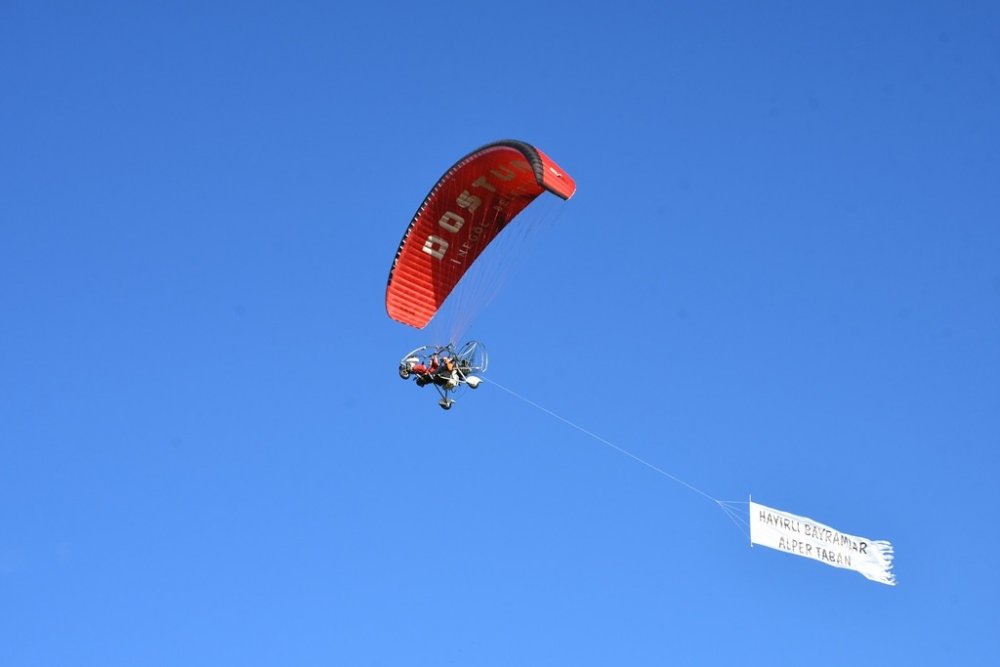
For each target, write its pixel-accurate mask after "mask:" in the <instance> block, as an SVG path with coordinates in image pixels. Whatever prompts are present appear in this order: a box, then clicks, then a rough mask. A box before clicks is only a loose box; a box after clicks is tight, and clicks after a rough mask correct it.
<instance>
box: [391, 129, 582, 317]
mask: <svg viewBox="0 0 1000 667" xmlns="http://www.w3.org/2000/svg"><path fill="white" fill-rule="evenodd" d="M575 190H576V184H575V183H574V182H573V179H572V178H570V177H569V175H568V174H566V172H564V171H563V170H562V169H561V168H560V167H559V165H557V164H556V163H555V162H553V161H552V160H551V159H550V158H549V157H548V156H546V155H545V154H544V153H542V152H541V151H540V150H538V149H537V148H535V147H534V146H531V145H530V144H526V143H524V142H522V141H498V142H496V143H492V144H488V145H486V146H483V147H482V148H479V149H477V150H475V151H473V152H472V153H469V154H468V155H466V156H465V157H464V158H462V159H461V160H459V161H458V162H457V163H455V165H454V166H453V167H452V168H451V169H449V170H448V171H447V172H445V174H444V176H442V177H441V179H440V180H439V181H438V182H437V184H436V185H435V186H434V188H433V189H432V190H431V192H430V194H428V195H427V198H426V199H424V202H423V203H422V204H421V205H420V208H418V209H417V213H416V215H414V216H413V221H412V222H411V223H410V225H409V227H407V229H406V233H405V234H404V235H403V240H402V242H401V243H400V244H399V250H397V251H396V257H395V259H394V260H393V263H392V269H391V270H390V272H389V283H388V286H387V287H386V292H385V308H386V311H387V312H388V313H389V317H391V318H392V319H394V320H396V321H398V322H402V323H403V324H408V325H410V326H412V327H416V328H418V329H422V328H423V327H424V326H426V325H427V323H428V322H430V320H431V318H433V317H434V314H435V313H436V312H437V311H438V308H440V307H441V304H442V303H444V301H445V299H447V298H448V295H449V294H450V293H451V291H452V290H453V289H454V288H455V285H456V284H458V281H459V280H461V278H462V276H463V275H465V272H466V271H467V270H468V268H469V267H470V266H471V265H472V263H473V262H475V261H476V258H477V257H479V255H480V253H482V251H483V249H484V248H486V246H488V245H489V244H490V242H491V241H492V240H493V239H494V238H496V236H497V234H499V233H500V231H501V230H502V229H503V228H504V226H506V225H507V223H509V222H510V221H511V220H513V219H514V217H515V216H517V214H518V213H520V212H521V211H523V210H524V208H525V207H526V206H528V204H530V203H531V202H532V201H534V200H535V198H537V197H538V196H539V195H541V194H542V193H544V192H546V191H548V192H551V193H553V194H555V195H556V196H558V197H561V198H562V199H569V198H570V197H572V196H573V192H574V191H575Z"/></svg>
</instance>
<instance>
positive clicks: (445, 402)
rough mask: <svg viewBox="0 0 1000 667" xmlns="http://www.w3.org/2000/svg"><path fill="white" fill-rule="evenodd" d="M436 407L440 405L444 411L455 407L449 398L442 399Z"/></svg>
mask: <svg viewBox="0 0 1000 667" xmlns="http://www.w3.org/2000/svg"><path fill="white" fill-rule="evenodd" d="M438 405H440V406H441V408H442V409H444V410H451V406H453V405H455V401H453V400H451V399H450V398H442V399H441V400H440V401H438Z"/></svg>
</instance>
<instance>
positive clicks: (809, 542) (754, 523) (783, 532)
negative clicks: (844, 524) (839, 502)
mask: <svg viewBox="0 0 1000 667" xmlns="http://www.w3.org/2000/svg"><path fill="white" fill-rule="evenodd" d="M750 542H751V543H753V544H760V545H762V546H765V547H771V548H772V549H777V550H778V551H784V552H786V553H790V554H795V555H796V556H804V557H806V558H812V559H813V560H818V561H819V562H821V563H826V564H827V565H832V566H834V567H842V568H845V569H848V570H854V571H855V572H860V573H861V574H863V575H865V576H866V577H868V578H869V579H871V580H872V581H878V582H880V583H883V584H889V585H890V586H895V585H896V577H895V575H894V574H893V573H892V572H891V570H892V559H893V552H892V545H891V544H890V543H889V542H886V541H883V540H869V539H868V538H866V537H856V536H854V535H848V534H847V533H842V532H840V531H838V530H834V529H833V528H830V527H829V526H824V525H823V524H821V523H818V522H816V521H813V520H812V519H807V518H806V517H803V516H797V515H795V514H789V513H788V512H782V511H781V510H776V509H772V508H770V507H765V506H764V505H758V504H757V503H755V502H751V503H750Z"/></svg>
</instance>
